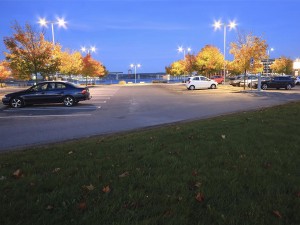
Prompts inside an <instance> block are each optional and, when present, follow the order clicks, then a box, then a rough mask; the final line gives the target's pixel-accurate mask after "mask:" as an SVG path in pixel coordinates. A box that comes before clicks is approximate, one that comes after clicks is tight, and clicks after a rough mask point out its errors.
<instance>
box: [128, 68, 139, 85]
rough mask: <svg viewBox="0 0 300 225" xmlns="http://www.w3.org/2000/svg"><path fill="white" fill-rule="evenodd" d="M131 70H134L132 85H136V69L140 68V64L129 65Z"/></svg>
mask: <svg viewBox="0 0 300 225" xmlns="http://www.w3.org/2000/svg"><path fill="white" fill-rule="evenodd" d="M130 67H131V68H134V83H136V68H137V67H141V64H130Z"/></svg>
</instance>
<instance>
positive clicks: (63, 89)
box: [2, 81, 91, 108]
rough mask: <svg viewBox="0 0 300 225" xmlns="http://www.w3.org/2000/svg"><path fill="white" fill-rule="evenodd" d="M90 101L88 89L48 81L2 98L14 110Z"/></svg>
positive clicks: (67, 83)
mask: <svg viewBox="0 0 300 225" xmlns="http://www.w3.org/2000/svg"><path fill="white" fill-rule="evenodd" d="M88 99H91V96H90V92H89V89H88V88H87V87H79V86H76V85H75V84H72V83H69V82H62V81H59V82H58V81H47V82H41V83H38V84H37V85H33V86H32V87H30V88H29V89H27V90H23V91H18V92H14V93H10V94H7V95H5V96H4V97H3V98H2V102H3V104H4V105H10V106H11V107H13V108H20V107H23V106H25V105H33V104H45V103H63V104H64V105H65V106H68V107H70V106H73V105H74V104H76V103H78V102H79V101H84V100H88Z"/></svg>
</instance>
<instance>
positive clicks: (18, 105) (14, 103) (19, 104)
mask: <svg viewBox="0 0 300 225" xmlns="http://www.w3.org/2000/svg"><path fill="white" fill-rule="evenodd" d="M23 105H24V103H23V100H22V99H21V98H13V99H12V100H11V101H10V106H11V107H13V108H21V107H22V106H23Z"/></svg>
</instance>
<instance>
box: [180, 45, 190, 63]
mask: <svg viewBox="0 0 300 225" xmlns="http://www.w3.org/2000/svg"><path fill="white" fill-rule="evenodd" d="M177 51H178V52H183V60H185V55H186V52H191V51H192V49H191V48H184V47H182V46H179V47H178V48H177Z"/></svg>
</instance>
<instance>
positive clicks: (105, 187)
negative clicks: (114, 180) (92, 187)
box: [102, 185, 110, 193]
mask: <svg viewBox="0 0 300 225" xmlns="http://www.w3.org/2000/svg"><path fill="white" fill-rule="evenodd" d="M102 191H103V192H104V193H109V192H110V187H109V185H107V186H104V187H103V188H102Z"/></svg>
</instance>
